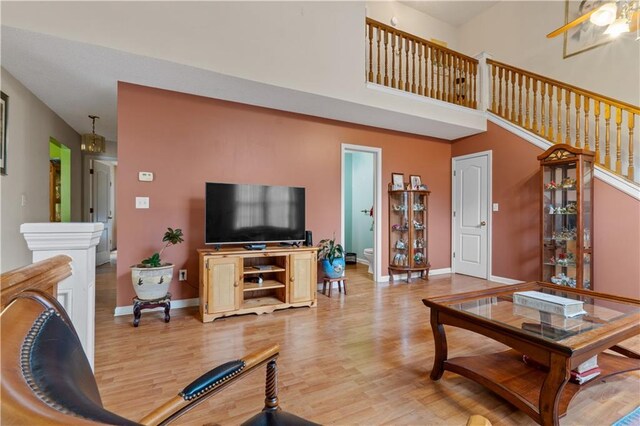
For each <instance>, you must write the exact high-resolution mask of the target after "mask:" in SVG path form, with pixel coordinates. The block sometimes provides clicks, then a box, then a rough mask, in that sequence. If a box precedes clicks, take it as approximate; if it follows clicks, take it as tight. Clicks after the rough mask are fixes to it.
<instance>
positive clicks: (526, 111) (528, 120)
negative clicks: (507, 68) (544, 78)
mask: <svg viewBox="0 0 640 426" xmlns="http://www.w3.org/2000/svg"><path fill="white" fill-rule="evenodd" d="M524 90H525V93H526V94H527V95H526V96H525V102H526V107H525V109H524V128H525V129H531V118H530V117H529V102H530V101H531V99H530V96H529V91H530V90H531V79H530V78H529V76H528V75H525V76H524Z"/></svg>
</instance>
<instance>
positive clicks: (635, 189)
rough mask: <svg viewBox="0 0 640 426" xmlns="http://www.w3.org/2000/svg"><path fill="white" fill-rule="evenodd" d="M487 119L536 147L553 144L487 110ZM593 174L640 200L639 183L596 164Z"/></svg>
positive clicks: (547, 147)
mask: <svg viewBox="0 0 640 426" xmlns="http://www.w3.org/2000/svg"><path fill="white" fill-rule="evenodd" d="M487 120H489V121H491V122H492V123H494V124H496V125H498V126H500V127H502V128H503V129H505V130H507V131H509V132H511V133H513V134H514V135H516V136H518V137H520V138H522V139H524V140H525V141H527V142H529V143H531V144H533V145H535V146H537V147H538V148H540V149H542V150H544V151H546V150H547V149H549V147H551V146H553V145H554V144H553V143H551V142H549V141H548V140H546V139H544V138H541V137H540V136H538V135H536V134H535V133H533V132H530V131H528V130H525V129H523V128H522V127H519V126H517V125H515V124H513V123H511V122H510V121H507V120H505V119H504V118H502V117H499V116H497V115H495V114H494V113H492V112H488V111H487ZM594 176H595V178H596V179H600V180H601V181H603V182H604V183H606V184H608V185H611V186H613V187H614V188H616V189H618V190H620V191H622V192H624V193H625V194H627V195H629V196H630V197H633V198H635V199H636V200H639V201H640V185H639V184H637V183H634V182H631V181H630V180H628V179H625V178H622V177H620V176H618V175H616V174H615V173H612V172H610V171H609V170H607V169H606V168H604V167H602V166H600V165H598V164H596V165H595V173H594Z"/></svg>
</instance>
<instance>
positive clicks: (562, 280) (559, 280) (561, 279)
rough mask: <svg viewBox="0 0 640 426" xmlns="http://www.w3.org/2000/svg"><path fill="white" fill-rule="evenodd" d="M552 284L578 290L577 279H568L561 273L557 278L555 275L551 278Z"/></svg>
mask: <svg viewBox="0 0 640 426" xmlns="http://www.w3.org/2000/svg"><path fill="white" fill-rule="evenodd" d="M551 282H552V283H554V284H559V285H564V286H567V287H572V288H576V279H575V278H572V277H568V276H566V275H565V274H564V273H559V274H558V275H557V276H556V275H554V276H553V277H551Z"/></svg>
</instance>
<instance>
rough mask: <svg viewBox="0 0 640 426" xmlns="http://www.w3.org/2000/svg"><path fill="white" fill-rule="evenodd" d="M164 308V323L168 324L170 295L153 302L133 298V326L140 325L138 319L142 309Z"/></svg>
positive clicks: (169, 318)
mask: <svg viewBox="0 0 640 426" xmlns="http://www.w3.org/2000/svg"><path fill="white" fill-rule="evenodd" d="M160 307H163V308H164V322H169V321H170V320H171V316H169V310H170V309H171V293H167V294H166V295H165V296H164V297H161V298H159V299H154V300H143V299H138V298H137V297H134V298H133V326H134V327H137V326H138V324H140V317H141V316H142V312H141V311H142V310H143V309H153V308H160Z"/></svg>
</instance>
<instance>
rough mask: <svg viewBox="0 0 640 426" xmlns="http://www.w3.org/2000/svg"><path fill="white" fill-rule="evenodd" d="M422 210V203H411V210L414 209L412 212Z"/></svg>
mask: <svg viewBox="0 0 640 426" xmlns="http://www.w3.org/2000/svg"><path fill="white" fill-rule="evenodd" d="M423 210H424V204H422V203H415V204H414V205H413V211H414V212H421V211H423Z"/></svg>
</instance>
